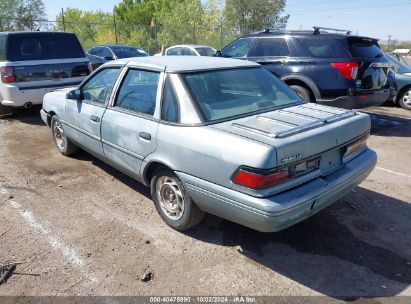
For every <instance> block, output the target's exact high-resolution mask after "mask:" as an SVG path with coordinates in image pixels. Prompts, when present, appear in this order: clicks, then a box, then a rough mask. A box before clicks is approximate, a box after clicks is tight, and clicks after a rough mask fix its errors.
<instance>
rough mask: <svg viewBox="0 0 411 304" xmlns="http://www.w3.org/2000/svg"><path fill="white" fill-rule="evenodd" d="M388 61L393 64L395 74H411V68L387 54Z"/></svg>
mask: <svg viewBox="0 0 411 304" xmlns="http://www.w3.org/2000/svg"><path fill="white" fill-rule="evenodd" d="M386 57H387V59H388V61H389V62H390V63H391V64H392V69H393V70H394V72H395V73H400V74H404V73H411V67H410V66H408V65H406V64H404V63H402V62H401V61H398V60H396V59H395V58H393V57H392V56H391V55H388V54H387V56H386Z"/></svg>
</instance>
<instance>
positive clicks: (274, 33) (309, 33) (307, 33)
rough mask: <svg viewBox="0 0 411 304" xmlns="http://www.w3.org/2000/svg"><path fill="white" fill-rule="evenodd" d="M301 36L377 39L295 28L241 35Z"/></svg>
mask: <svg viewBox="0 0 411 304" xmlns="http://www.w3.org/2000/svg"><path fill="white" fill-rule="evenodd" d="M285 35H289V36H303V37H312V38H321V37H323V38H324V37H327V38H341V39H343V38H359V39H371V40H375V41H377V40H378V39H375V38H372V37H366V36H358V35H351V34H346V33H331V32H327V31H321V32H319V33H315V32H314V31H307V30H306V31H304V30H301V31H295V30H277V31H263V32H255V33H250V34H247V35H245V36H243V37H270V36H285Z"/></svg>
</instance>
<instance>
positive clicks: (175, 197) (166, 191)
mask: <svg viewBox="0 0 411 304" xmlns="http://www.w3.org/2000/svg"><path fill="white" fill-rule="evenodd" d="M150 190H151V197H152V199H153V201H154V204H155V206H156V209H157V212H158V213H159V214H160V216H161V218H162V219H163V221H164V222H166V224H167V225H168V226H170V227H171V228H173V229H175V230H179V231H183V230H187V229H189V228H191V227H194V226H195V225H197V224H199V223H200V222H201V221H202V220H203V218H204V216H205V213H204V211H202V210H201V209H200V208H198V207H197V205H196V204H195V203H194V202H193V201H192V199H191V197H190V195H189V194H188V192H187V191H186V189H185V188H184V185H183V183H182V182H181V181H180V179H179V178H178V177H177V175H175V173H174V172H173V171H171V170H170V169H168V168H158V169H157V170H156V171H155V172H154V175H153V178H152V179H151V182H150Z"/></svg>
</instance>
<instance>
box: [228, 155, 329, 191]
mask: <svg viewBox="0 0 411 304" xmlns="http://www.w3.org/2000/svg"><path fill="white" fill-rule="evenodd" d="M320 160H321V158H320V157H316V158H313V159H310V160H307V161H303V162H300V163H298V164H294V165H290V166H284V167H279V168H274V169H270V170H259V169H254V168H246V167H241V168H239V169H238V170H237V171H236V172H235V174H234V175H233V177H232V181H233V183H235V184H237V185H241V186H244V187H247V188H251V189H265V188H269V187H273V186H276V185H279V184H282V183H284V182H287V181H288V180H291V179H293V178H297V177H300V176H302V175H305V174H308V173H310V172H313V171H315V170H317V169H319V167H320Z"/></svg>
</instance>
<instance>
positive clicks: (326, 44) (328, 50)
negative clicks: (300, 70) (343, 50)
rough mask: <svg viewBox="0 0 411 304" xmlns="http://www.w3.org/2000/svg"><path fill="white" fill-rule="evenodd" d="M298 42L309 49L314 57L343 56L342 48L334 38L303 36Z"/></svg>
mask: <svg viewBox="0 0 411 304" xmlns="http://www.w3.org/2000/svg"><path fill="white" fill-rule="evenodd" d="M298 42H300V43H301V45H302V46H303V47H304V48H305V49H306V50H307V51H308V53H309V54H310V55H311V56H312V57H316V58H341V57H343V55H342V54H340V50H339V47H338V45H337V44H336V41H334V39H326V38H314V39H310V38H301V39H298Z"/></svg>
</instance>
